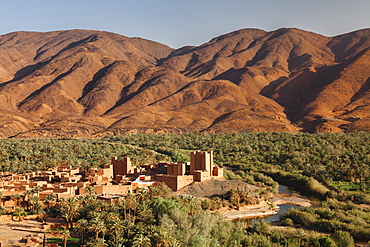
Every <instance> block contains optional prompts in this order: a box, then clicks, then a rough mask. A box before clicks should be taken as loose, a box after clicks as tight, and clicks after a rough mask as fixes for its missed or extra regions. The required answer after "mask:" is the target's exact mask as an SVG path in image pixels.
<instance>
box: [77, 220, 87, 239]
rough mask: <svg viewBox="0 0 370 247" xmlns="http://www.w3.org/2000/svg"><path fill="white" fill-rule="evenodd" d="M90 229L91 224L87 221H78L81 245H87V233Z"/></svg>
mask: <svg viewBox="0 0 370 247" xmlns="http://www.w3.org/2000/svg"><path fill="white" fill-rule="evenodd" d="M88 227H89V222H88V221H87V220H86V219H80V220H78V221H77V226H76V228H77V230H78V232H79V233H80V234H81V243H82V244H84V243H85V233H86V231H87V229H88Z"/></svg>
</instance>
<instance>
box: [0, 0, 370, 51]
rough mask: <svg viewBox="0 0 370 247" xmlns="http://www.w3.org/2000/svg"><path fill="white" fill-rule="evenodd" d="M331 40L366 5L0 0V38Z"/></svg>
mask: <svg viewBox="0 0 370 247" xmlns="http://www.w3.org/2000/svg"><path fill="white" fill-rule="evenodd" d="M281 27H297V28H301V29H304V30H308V31H313V32H316V33H320V34H324V35H326V36H334V35H338V34H341V33H346V32H350V31H354V30H357V29H361V28H367V27H370V0H306V1H303V0H253V1H249V0H105V1H100V0H48V1H46V0H1V2H0V34H6V33H9V32H13V31H54V30H67V29H92V30H102V31H110V32H115V33H119V34H122V35H125V36H129V37H142V38H147V39H150V40H154V41H158V42H161V43H164V44H167V45H169V46H171V47H173V48H179V47H182V46H185V45H199V44H202V43H205V42H207V41H209V40H210V39H212V38H214V37H217V36H219V35H221V34H224V33H228V32H231V31H234V30H237V29H241V28H260V29H264V30H267V31H271V30H276V29H278V28H281Z"/></svg>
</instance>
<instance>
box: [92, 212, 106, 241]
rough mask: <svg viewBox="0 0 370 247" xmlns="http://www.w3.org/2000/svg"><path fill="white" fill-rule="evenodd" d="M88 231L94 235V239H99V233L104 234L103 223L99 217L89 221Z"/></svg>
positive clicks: (104, 227)
mask: <svg viewBox="0 0 370 247" xmlns="http://www.w3.org/2000/svg"><path fill="white" fill-rule="evenodd" d="M88 229H89V231H91V232H94V233H95V239H98V238H99V233H101V232H103V233H105V232H106V230H107V228H106V226H105V223H104V221H102V220H101V219H100V218H99V217H96V218H94V219H92V220H91V221H90V224H89V227H88Z"/></svg>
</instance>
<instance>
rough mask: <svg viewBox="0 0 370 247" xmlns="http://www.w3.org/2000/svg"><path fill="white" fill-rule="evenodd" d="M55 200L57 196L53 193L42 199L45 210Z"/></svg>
mask: <svg viewBox="0 0 370 247" xmlns="http://www.w3.org/2000/svg"><path fill="white" fill-rule="evenodd" d="M55 198H57V195H56V194H55V193H51V194H49V195H47V196H45V198H44V202H46V204H47V208H50V203H51V202H52V201H54V200H55Z"/></svg>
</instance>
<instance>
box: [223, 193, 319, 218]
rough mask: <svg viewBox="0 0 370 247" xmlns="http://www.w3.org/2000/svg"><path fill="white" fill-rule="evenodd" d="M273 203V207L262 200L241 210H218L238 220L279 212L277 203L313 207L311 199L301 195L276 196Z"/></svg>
mask: <svg viewBox="0 0 370 247" xmlns="http://www.w3.org/2000/svg"><path fill="white" fill-rule="evenodd" d="M271 203H272V205H273V206H275V207H271V204H269V203H268V202H266V201H262V202H261V203H260V204H257V205H250V206H244V207H240V209H239V210H236V209H228V208H223V209H221V210H219V211H218V212H219V213H220V214H221V215H223V216H225V217H226V218H227V219H230V220H236V219H248V218H257V217H265V216H269V215H274V214H277V210H276V209H278V207H277V205H281V204H290V205H297V206H301V207H311V206H312V204H311V202H310V200H308V199H304V198H301V197H294V196H292V197H274V198H272V199H271Z"/></svg>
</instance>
